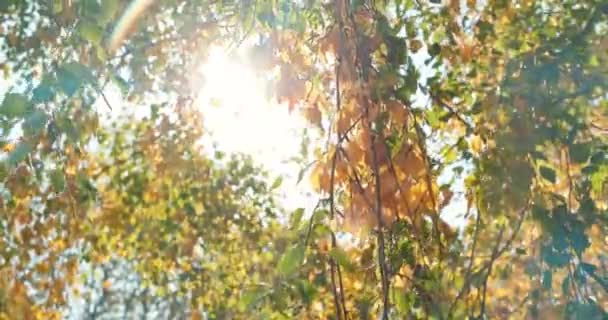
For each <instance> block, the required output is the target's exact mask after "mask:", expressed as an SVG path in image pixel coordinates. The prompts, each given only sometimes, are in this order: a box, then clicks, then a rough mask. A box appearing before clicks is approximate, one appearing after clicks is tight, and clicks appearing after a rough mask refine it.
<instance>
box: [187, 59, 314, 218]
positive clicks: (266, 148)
mask: <svg viewBox="0 0 608 320" xmlns="http://www.w3.org/2000/svg"><path fill="white" fill-rule="evenodd" d="M201 72H202V74H203V76H204V83H203V85H202V89H201V91H200V94H199V97H198V104H199V106H200V108H201V110H202V113H203V115H204V116H203V117H204V120H203V122H204V127H205V128H206V129H207V130H208V131H210V133H211V137H212V139H213V141H217V144H218V146H219V147H220V148H221V150H223V151H227V152H242V153H246V154H250V155H252V157H253V159H254V160H255V161H256V162H257V163H260V164H262V165H263V166H264V167H265V169H266V170H269V171H271V174H272V175H274V176H276V175H283V176H284V177H285V178H286V179H284V184H287V188H288V189H284V188H282V189H283V192H287V193H290V196H289V197H288V199H285V200H287V202H288V203H292V202H293V203H295V202H296V199H293V198H292V197H293V192H295V191H296V190H295V189H293V188H295V184H296V182H295V180H296V176H297V172H298V170H299V167H298V166H297V165H296V164H294V163H292V162H290V161H288V159H289V158H291V157H294V156H296V155H298V153H299V150H300V139H301V136H300V135H299V133H300V130H302V129H303V128H304V127H305V122H304V120H303V119H302V118H301V117H300V116H299V115H297V114H295V113H293V114H290V113H289V110H288V108H287V106H285V105H280V104H278V103H276V102H275V101H271V100H269V99H268V98H267V97H266V92H267V91H268V90H267V89H268V86H269V83H268V81H267V80H265V79H263V78H262V77H260V76H258V75H256V73H255V71H254V70H253V68H252V67H251V66H248V65H247V64H245V63H243V62H240V61H239V60H237V59H235V58H232V57H230V56H228V55H227V54H226V53H225V52H224V50H223V49H221V48H217V47H215V48H212V49H211V51H210V54H209V57H208V60H207V61H206V63H205V64H204V65H203V66H202V67H201ZM284 187H285V186H284ZM300 199H301V198H300ZM300 205H301V203H300ZM287 206H288V207H289V205H288V204H287Z"/></svg>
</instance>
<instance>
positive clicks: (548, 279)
mask: <svg viewBox="0 0 608 320" xmlns="http://www.w3.org/2000/svg"><path fill="white" fill-rule="evenodd" d="M552 283H553V273H552V272H551V270H545V272H544V273H543V287H545V289H547V290H550V289H551V287H552Z"/></svg>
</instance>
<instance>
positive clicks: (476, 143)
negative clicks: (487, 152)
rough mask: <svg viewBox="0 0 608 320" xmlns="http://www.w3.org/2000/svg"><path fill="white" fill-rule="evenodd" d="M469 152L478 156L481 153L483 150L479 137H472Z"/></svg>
mask: <svg viewBox="0 0 608 320" xmlns="http://www.w3.org/2000/svg"><path fill="white" fill-rule="evenodd" d="M470 145H471V150H472V151H473V152H474V153H476V154H479V153H480V152H481V149H482V148H483V140H481V137H480V136H478V135H474V136H473V137H471V142H470Z"/></svg>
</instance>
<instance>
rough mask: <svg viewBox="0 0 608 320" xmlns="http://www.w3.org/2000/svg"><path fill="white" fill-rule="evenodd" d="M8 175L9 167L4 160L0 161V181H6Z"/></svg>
mask: <svg viewBox="0 0 608 320" xmlns="http://www.w3.org/2000/svg"><path fill="white" fill-rule="evenodd" d="M7 176H8V168H7V167H6V165H5V163H4V162H0V182H1V181H4V179H6V177H7Z"/></svg>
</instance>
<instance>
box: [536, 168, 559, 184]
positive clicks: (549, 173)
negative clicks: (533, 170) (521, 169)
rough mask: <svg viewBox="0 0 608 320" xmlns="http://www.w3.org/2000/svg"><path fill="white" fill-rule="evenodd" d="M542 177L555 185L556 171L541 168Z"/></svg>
mask: <svg viewBox="0 0 608 320" xmlns="http://www.w3.org/2000/svg"><path fill="white" fill-rule="evenodd" d="M539 171H540V175H541V176H542V177H543V178H545V179H546V180H548V181H550V182H551V183H555V178H556V175H555V170H553V169H551V168H549V167H546V166H541V167H540V169H539Z"/></svg>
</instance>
